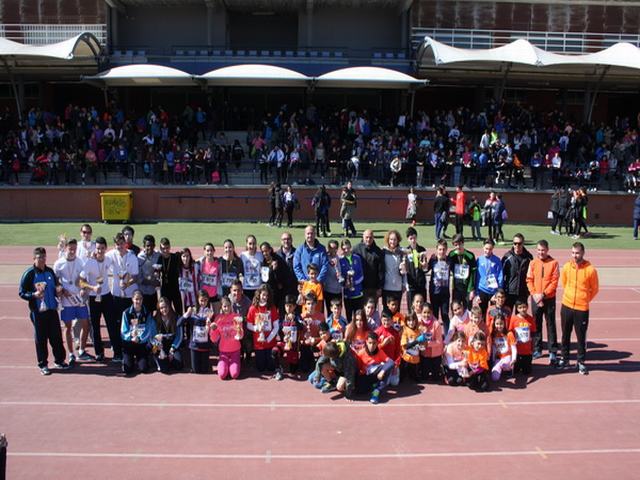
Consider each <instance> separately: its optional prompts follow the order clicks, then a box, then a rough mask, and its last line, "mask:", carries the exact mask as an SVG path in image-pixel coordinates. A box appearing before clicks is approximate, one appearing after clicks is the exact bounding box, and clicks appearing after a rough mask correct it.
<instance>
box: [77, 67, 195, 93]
mask: <svg viewBox="0 0 640 480" xmlns="http://www.w3.org/2000/svg"><path fill="white" fill-rule="evenodd" d="M83 80H84V81H86V82H87V83H91V84H93V85H97V86H100V87H105V86H108V87H129V86H143V87H154V86H156V87H157V86H165V87H171V86H193V85H194V77H193V76H192V75H191V74H189V73H187V72H183V71H182V70H178V69H176V68H171V67H165V66H163V65H153V64H149V63H143V64H133V65H124V66H122V67H115V68H112V69H110V70H106V71H104V72H101V73H99V74H97V75H94V76H91V77H85V78H84V79H83Z"/></svg>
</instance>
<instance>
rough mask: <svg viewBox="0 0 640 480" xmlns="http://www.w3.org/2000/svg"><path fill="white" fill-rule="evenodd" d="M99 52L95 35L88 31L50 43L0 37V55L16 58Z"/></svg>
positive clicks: (83, 55) (57, 57)
mask: <svg viewBox="0 0 640 480" xmlns="http://www.w3.org/2000/svg"><path fill="white" fill-rule="evenodd" d="M99 53H100V43H99V42H98V40H97V39H96V37H94V36H93V35H92V34H90V33H88V32H85V33H81V34H79V35H76V36H75V37H72V38H69V39H67V40H64V41H62V42H58V43H52V44H50V45H25V44H23V43H18V42H14V41H12V40H7V39H6V38H0V57H17V58H18V60H20V57H22V58H26V59H32V58H34V57H43V58H50V59H58V60H71V59H73V58H81V57H97V56H98V55H99Z"/></svg>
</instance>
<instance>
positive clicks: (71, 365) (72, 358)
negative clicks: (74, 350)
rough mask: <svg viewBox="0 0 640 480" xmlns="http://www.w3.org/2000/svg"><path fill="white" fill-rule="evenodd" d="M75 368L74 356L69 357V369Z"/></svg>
mask: <svg viewBox="0 0 640 480" xmlns="http://www.w3.org/2000/svg"><path fill="white" fill-rule="evenodd" d="M75 366H76V356H75V355H73V354H72V355H69V368H73V367H75Z"/></svg>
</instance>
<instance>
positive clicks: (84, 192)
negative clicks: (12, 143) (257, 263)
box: [0, 186, 634, 226]
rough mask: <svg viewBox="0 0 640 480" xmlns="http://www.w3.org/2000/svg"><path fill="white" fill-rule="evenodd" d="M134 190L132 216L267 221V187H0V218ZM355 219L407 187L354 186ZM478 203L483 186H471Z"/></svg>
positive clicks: (601, 200)
mask: <svg viewBox="0 0 640 480" xmlns="http://www.w3.org/2000/svg"><path fill="white" fill-rule="evenodd" d="M316 189H317V187H294V191H295V192H296V193H297V195H298V198H299V200H300V206H301V208H300V210H299V211H296V212H295V214H294V218H295V219H296V221H300V220H312V219H313V218H314V212H313V208H312V206H311V198H312V197H313V195H314V193H315V191H316ZM123 191H130V192H133V220H136V221H158V220H192V221H216V220H244V221H251V220H254V221H260V222H264V221H267V220H268V218H269V214H270V211H269V205H268V200H267V188H266V187H253V188H252V187H196V186H193V187H164V188H153V187H134V188H130V187H129V188H125V187H119V188H104V187H101V188H97V187H78V188H64V187H50V188H46V187H23V188H3V189H0V219H1V220H2V221H4V222H23V221H24V222H29V221H52V220H77V221H82V220H86V221H98V220H100V219H101V211H100V193H101V192H123ZM329 191H330V195H331V197H332V199H333V205H332V207H331V214H330V215H331V219H332V220H333V221H335V220H336V219H338V218H339V213H338V212H339V209H340V202H339V197H340V190H339V189H329ZM417 193H418V195H419V197H421V203H420V204H419V206H418V220H419V221H420V222H433V209H432V202H433V197H434V192H433V191H432V190H431V189H429V190H419V191H418V192H417ZM357 194H358V208H357V211H356V214H355V220H356V223H357V221H359V220H378V221H404V218H405V209H406V205H407V201H406V198H407V190H405V189H391V188H385V187H382V188H368V189H364V188H363V189H360V188H358V189H357ZM472 194H473V195H476V196H477V197H478V199H479V200H480V201H481V202H484V200H485V199H486V197H487V191H485V190H475V191H474V192H473V193H472ZM503 198H504V200H505V202H506V205H507V210H508V214H509V220H508V221H509V222H513V223H532V224H536V223H537V224H542V223H546V222H547V210H548V208H549V203H550V192H548V191H544V192H514V191H507V192H504V197H503ZM633 200H634V196H632V195H629V194H611V193H594V194H590V195H589V206H588V215H589V224H594V225H619V226H623V225H629V224H630V223H631V217H632V209H633Z"/></svg>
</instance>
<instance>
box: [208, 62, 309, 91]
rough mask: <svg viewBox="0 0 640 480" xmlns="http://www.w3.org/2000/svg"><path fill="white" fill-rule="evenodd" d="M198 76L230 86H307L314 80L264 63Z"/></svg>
mask: <svg viewBox="0 0 640 480" xmlns="http://www.w3.org/2000/svg"><path fill="white" fill-rule="evenodd" d="M198 78H199V79H200V80H201V81H204V82H205V83H206V84H207V85H215V86H230V87H306V86H307V85H308V84H309V82H310V81H311V80H312V79H311V78H310V77H307V76H306V75H303V74H301V73H298V72H296V71H294V70H290V69H288V68H283V67H277V66H274V65H262V64H242V65H232V66H230V67H222V68H218V69H215V70H211V71H210V72H207V73H205V74H204V75H201V76H199V77H198Z"/></svg>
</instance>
